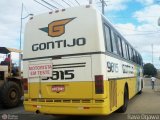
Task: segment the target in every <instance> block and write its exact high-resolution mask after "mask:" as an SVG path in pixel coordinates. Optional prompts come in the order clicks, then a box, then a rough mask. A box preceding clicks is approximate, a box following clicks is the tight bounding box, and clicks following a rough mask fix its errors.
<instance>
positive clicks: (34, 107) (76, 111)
mask: <svg viewBox="0 0 160 120" xmlns="http://www.w3.org/2000/svg"><path fill="white" fill-rule="evenodd" d="M24 109H25V111H30V112H35V113H42V114H52V115H108V114H110V113H111V112H110V110H109V106H108V105H106V104H105V105H104V104H99V105H96V104H95V105H94V104H92V105H87V104H86V105H81V104H77V105H71V104H70V105H69V104H66V105H62V104H61V105H58V104H51V103H50V104H44V103H43V104H41V103H37V102H36V103H31V102H24Z"/></svg>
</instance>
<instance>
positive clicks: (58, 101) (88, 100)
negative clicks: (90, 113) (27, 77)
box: [24, 98, 105, 103]
mask: <svg viewBox="0 0 160 120" xmlns="http://www.w3.org/2000/svg"><path fill="white" fill-rule="evenodd" d="M24 101H30V102H50V103H104V102H105V101H104V100H90V99H74V100H73V99H71V100H70V99H42V98H41V99H39V98H33V99H24Z"/></svg>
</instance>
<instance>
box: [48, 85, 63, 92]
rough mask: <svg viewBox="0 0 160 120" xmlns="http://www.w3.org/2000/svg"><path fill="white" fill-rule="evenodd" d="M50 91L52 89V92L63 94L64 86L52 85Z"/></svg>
mask: <svg viewBox="0 0 160 120" xmlns="http://www.w3.org/2000/svg"><path fill="white" fill-rule="evenodd" d="M51 89H52V92H64V91H65V87H64V85H53V86H52V88H51Z"/></svg>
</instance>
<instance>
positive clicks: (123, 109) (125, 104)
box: [118, 87, 129, 113]
mask: <svg viewBox="0 0 160 120" xmlns="http://www.w3.org/2000/svg"><path fill="white" fill-rule="evenodd" d="M128 101H129V96H128V89H127V87H125V89H124V104H123V106H121V107H120V108H119V109H118V112H120V113H124V112H126V110H127V105H128Z"/></svg>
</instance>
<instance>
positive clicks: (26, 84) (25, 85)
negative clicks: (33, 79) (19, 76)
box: [23, 78, 28, 93]
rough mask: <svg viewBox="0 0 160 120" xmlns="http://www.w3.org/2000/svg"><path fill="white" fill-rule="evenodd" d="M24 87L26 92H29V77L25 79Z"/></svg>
mask: <svg viewBox="0 0 160 120" xmlns="http://www.w3.org/2000/svg"><path fill="white" fill-rule="evenodd" d="M23 89H24V93H28V79H27V78H24V79H23Z"/></svg>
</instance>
